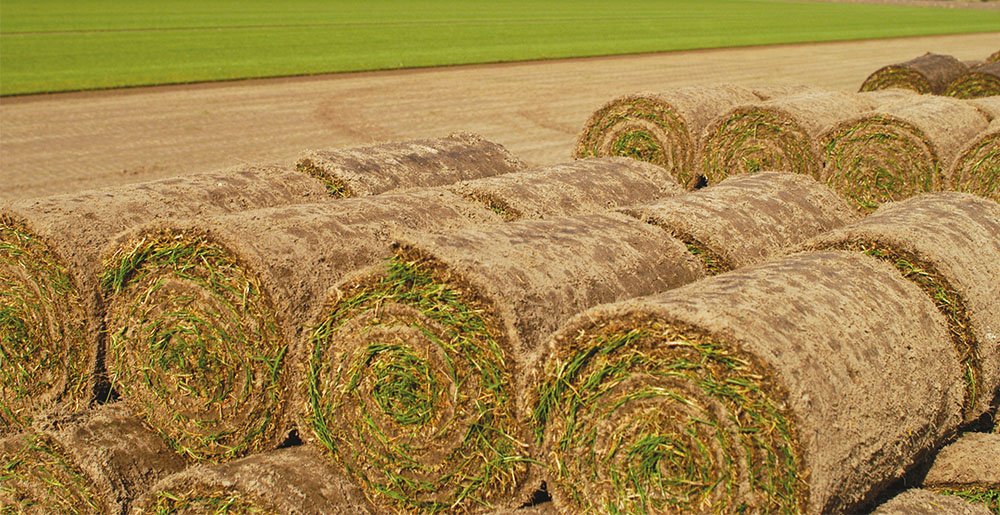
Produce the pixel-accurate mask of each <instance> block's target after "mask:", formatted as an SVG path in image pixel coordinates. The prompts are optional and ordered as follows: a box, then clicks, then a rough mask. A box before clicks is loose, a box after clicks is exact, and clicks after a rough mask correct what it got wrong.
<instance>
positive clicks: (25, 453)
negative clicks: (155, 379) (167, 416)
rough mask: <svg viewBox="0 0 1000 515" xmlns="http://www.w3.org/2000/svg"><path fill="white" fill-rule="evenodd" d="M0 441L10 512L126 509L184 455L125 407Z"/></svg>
mask: <svg viewBox="0 0 1000 515" xmlns="http://www.w3.org/2000/svg"><path fill="white" fill-rule="evenodd" d="M39 425H40V428H38V429H31V430H29V431H27V432H25V433H21V434H18V435H14V436H9V437H7V438H5V439H3V440H0V506H3V507H4V510H5V512H6V510H7V509H10V510H12V511H11V513H25V512H27V513H126V512H127V511H128V510H129V508H130V506H131V503H132V502H133V501H134V500H135V498H136V497H137V496H138V495H139V494H141V493H143V492H145V491H146V489H148V488H149V487H150V486H151V485H152V484H153V483H155V482H156V480H157V479H159V478H161V477H165V476H167V475H169V474H172V473H175V472H179V471H181V470H182V469H183V468H184V462H183V460H181V459H180V458H178V457H176V456H175V455H174V454H173V453H171V452H170V450H169V449H168V448H167V447H166V445H165V444H164V443H163V441H162V440H161V439H160V438H159V437H158V436H157V435H156V434H155V433H153V432H152V431H150V430H149V429H147V428H146V427H144V426H143V425H142V423H140V422H139V421H138V420H137V419H135V418H134V417H131V416H130V415H129V414H128V413H127V412H126V411H125V410H123V409H122V407H121V406H113V405H108V406H102V407H100V408H97V409H95V410H93V411H90V412H81V413H76V414H73V415H72V416H63V417H59V418H55V419H51V420H47V421H45V423H44V424H39Z"/></svg>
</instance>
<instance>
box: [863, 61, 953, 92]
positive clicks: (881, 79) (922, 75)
mask: <svg viewBox="0 0 1000 515" xmlns="http://www.w3.org/2000/svg"><path fill="white" fill-rule="evenodd" d="M967 71H968V67H967V66H966V65H965V63H963V62H962V61H959V60H958V59H955V58H954V57H952V56H950V55H941V54H931V53H927V54H924V55H922V56H920V57H917V58H915V59H911V60H909V61H906V62H905V63H899V64H891V65H889V66H885V67H883V68H879V69H878V70H876V71H875V73H873V74H871V75H869V76H868V78H867V79H865V82H864V83H863V84H861V91H877V90H882V89H889V88H898V89H909V90H913V91H916V92H917V93H922V94H927V93H931V94H934V95H941V94H943V93H944V92H945V90H946V89H947V88H948V85H949V84H951V83H952V81H954V80H955V79H957V78H959V77H961V76H962V75H965V73H966V72H967Z"/></svg>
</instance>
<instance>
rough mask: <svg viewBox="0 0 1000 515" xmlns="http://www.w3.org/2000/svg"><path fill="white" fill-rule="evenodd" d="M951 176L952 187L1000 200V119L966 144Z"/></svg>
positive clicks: (996, 200)
mask: <svg viewBox="0 0 1000 515" xmlns="http://www.w3.org/2000/svg"><path fill="white" fill-rule="evenodd" d="M950 175H951V181H952V183H951V187H952V189H954V190H956V191H964V192H967V193H972V194H975V195H979V196H981V197H985V198H988V199H990V200H993V201H995V202H1000V120H994V121H993V122H992V123H991V124H990V127H989V129H987V130H986V131H985V132H983V133H982V134H981V135H980V136H979V137H978V138H976V139H975V140H973V141H972V142H971V143H970V144H969V146H968V147H966V149H965V150H964V151H963V152H962V154H961V155H960V156H959V157H958V159H957V160H956V161H955V165H954V166H953V167H952V169H951V172H950Z"/></svg>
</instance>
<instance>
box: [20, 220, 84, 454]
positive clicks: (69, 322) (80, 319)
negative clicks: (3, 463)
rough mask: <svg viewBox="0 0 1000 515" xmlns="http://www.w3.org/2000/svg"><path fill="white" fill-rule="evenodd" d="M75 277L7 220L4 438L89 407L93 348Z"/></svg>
mask: <svg viewBox="0 0 1000 515" xmlns="http://www.w3.org/2000/svg"><path fill="white" fill-rule="evenodd" d="M87 321H88V320H87V315H86V312H85V309H84V307H83V304H82V303H81V300H80V296H79V293H78V290H77V288H76V286H75V285H74V283H73V280H72V279H71V278H70V275H69V272H68V270H67V269H66V267H65V266H63V265H62V264H61V263H60V262H59V260H58V259H57V258H56V256H55V255H54V254H53V253H52V251H51V250H50V249H49V247H48V245H46V243H45V242H43V241H42V240H41V239H40V238H38V237H37V236H34V235H33V234H31V233H30V232H29V231H28V230H27V229H26V228H24V227H23V226H22V225H20V224H18V223H17V222H16V221H14V220H13V219H12V218H8V217H6V216H3V217H0V434H2V433H6V432H11V431H14V430H17V429H18V428H21V427H24V426H25V425H26V424H27V423H29V422H30V421H31V418H32V414H33V413H35V412H36V411H38V410H40V409H44V408H46V407H48V406H49V405H51V404H52V403H53V402H57V401H62V400H67V401H69V400H76V401H85V400H86V398H87V397H88V393H89V392H90V390H89V386H90V382H89V378H90V377H91V374H90V373H89V370H90V366H92V365H93V361H92V359H91V358H90V356H91V353H90V349H91V348H92V345H93V344H92V342H88V341H87V331H86V329H87Z"/></svg>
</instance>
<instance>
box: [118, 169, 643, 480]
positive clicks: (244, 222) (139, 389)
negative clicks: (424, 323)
mask: <svg viewBox="0 0 1000 515" xmlns="http://www.w3.org/2000/svg"><path fill="white" fill-rule="evenodd" d="M579 166H581V167H583V166H586V165H579ZM629 166H632V165H629ZM565 170H566V169H565V168H564V167H557V168H556V169H555V171H554V173H553V174H551V175H550V174H549V173H547V171H546V170H545V169H543V170H536V171H535V172H534V173H533V174H532V175H531V176H530V177H526V178H524V181H523V182H522V183H520V185H521V186H522V187H524V188H528V189H531V188H534V189H536V190H538V191H537V192H536V193H537V194H538V197H536V198H539V199H541V200H545V201H551V202H552V203H553V204H552V206H566V209H569V210H572V211H574V212H575V211H577V210H596V209H599V208H603V207H606V206H607V205H608V204H611V205H615V204H616V203H618V202H621V199H618V198H616V197H615V195H616V193H615V192H617V191H621V188H617V187H616V188H609V189H603V188H606V187H607V186H608V185H609V184H612V182H611V180H610V179H607V180H603V179H602V180H598V179H597V169H596V168H595V169H591V170H590V171H589V172H588V173H590V174H591V177H592V178H593V179H594V187H595V188H597V189H598V191H596V192H587V193H586V194H585V195H584V194H583V193H584V192H583V191H582V190H581V188H580V187H579V182H578V179H577V178H575V177H574V176H573V175H572V174H566V173H565ZM601 170H603V173H604V174H605V175H606V178H614V177H619V178H621V180H622V181H625V183H626V184H629V183H631V181H632V180H633V179H632V178H629V176H628V175H627V174H621V173H619V171H620V170H622V167H621V166H617V165H615V163H614V162H609V165H608V166H605V167H603V168H601ZM580 173H584V172H582V171H581V172H580ZM562 181H569V182H567V183H565V184H564V183H563V182H562ZM489 184H495V183H489ZM573 184H575V185H576V186H574V187H569V186H568V185H573ZM466 186H467V187H469V188H473V189H475V187H476V186H475V184H474V183H467V184H466ZM544 192H549V193H544ZM601 192H603V193H604V194H605V195H604V196H601V195H599V194H598V193H601ZM578 194H580V196H579V197H578V198H579V202H569V201H564V200H563V199H564V197H572V196H574V195H578ZM628 194H629V195H634V194H635V193H632V192H628ZM560 195H562V196H560ZM629 198H631V197H629ZM501 200H504V199H501ZM510 203H512V204H513V203H514V201H513V200H510ZM515 205H516V204H515ZM552 206H548V207H544V206H539V207H538V208H535V209H533V210H525V213H522V215H527V214H530V213H531V212H535V211H537V212H540V213H553V212H554V211H555V209H554V208H553V207H552ZM501 221H502V218H501V216H500V215H499V214H497V212H496V211H495V210H494V209H491V208H490V207H489V206H488V205H486V204H484V203H480V202H478V201H473V200H469V199H467V198H465V197H462V196H461V195H458V194H455V193H451V192H450V191H448V188H447V187H441V188H436V189H435V188H424V189H417V190H409V191H408V192H407V193H399V194H383V195H377V196H371V197H360V198H353V199H341V200H339V201H337V202H324V203H317V204H300V205H296V206H289V207H284V208H271V209H267V210H257V211H251V212H247V213H240V214H234V215H227V216H221V217H212V218H206V219H203V220H190V221H184V222H173V223H169V224H167V223H161V224H154V225H152V226H149V227H146V228H144V229H143V230H141V231H137V232H135V233H134V234H131V235H129V236H127V237H124V238H122V242H121V243H120V244H119V245H117V246H116V248H117V250H116V252H114V254H113V255H112V256H111V257H110V258H108V260H107V267H106V269H105V271H104V278H103V288H104V292H105V294H106V295H107V296H108V299H109V300H108V307H107V322H106V323H107V331H108V350H107V355H106V369H107V375H108V380H109V383H110V384H111V386H112V389H113V390H114V391H115V392H116V393H117V394H118V395H120V396H121V398H122V399H123V400H124V401H125V402H126V403H128V404H129V405H130V406H132V407H133V408H134V410H135V411H136V413H137V414H138V415H140V416H142V417H143V419H144V420H145V421H146V422H147V423H149V424H150V425H151V426H152V427H154V428H156V429H157V430H159V431H160V432H161V433H162V434H163V435H164V436H165V437H166V438H167V439H168V440H169V441H170V442H171V444H172V445H173V447H174V448H175V449H176V450H177V451H178V452H181V453H183V454H185V455H187V456H189V457H190V458H191V459H193V460H211V461H225V460H231V459H233V458H237V457H240V456H244V455H246V454H248V453H251V452H255V451H259V450H266V449H268V448H271V447H273V446H274V445H276V442H277V441H278V440H281V439H282V438H283V435H284V434H285V432H286V429H287V427H286V426H287V425H288V422H289V421H288V420H287V416H286V415H287V414H286V413H285V411H284V409H285V407H286V405H287V399H286V394H287V391H286V389H287V387H288V385H289V384H292V380H291V379H289V375H290V374H291V375H294V374H295V373H297V372H296V371H295V370H291V371H286V368H287V367H286V363H293V364H301V363H303V362H304V359H305V358H304V350H302V349H301V348H300V346H298V345H296V344H297V342H298V341H299V338H300V334H299V333H300V332H301V328H302V327H304V326H305V325H306V324H307V322H308V320H309V317H310V311H311V310H314V309H317V308H319V307H320V306H321V305H322V303H323V302H324V301H325V300H326V293H327V292H328V291H329V289H330V288H331V287H333V286H334V285H335V284H336V283H337V282H338V281H339V280H340V279H341V278H342V277H343V275H344V274H346V273H348V272H351V271H353V270H356V269H358V268H361V267H365V266H368V265H371V264H374V263H375V262H377V261H379V260H381V259H383V258H386V257H388V255H389V254H390V249H389V247H388V242H389V241H388V240H389V238H390V234H392V233H393V231H412V230H416V229H430V228H435V229H440V230H448V229H457V228H462V227H470V226H476V225H480V224H484V223H501ZM263 228H266V230H264V229H263ZM289 353H291V355H289ZM297 353H302V354H303V356H297ZM293 368H294V367H293ZM286 372H287V373H286Z"/></svg>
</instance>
